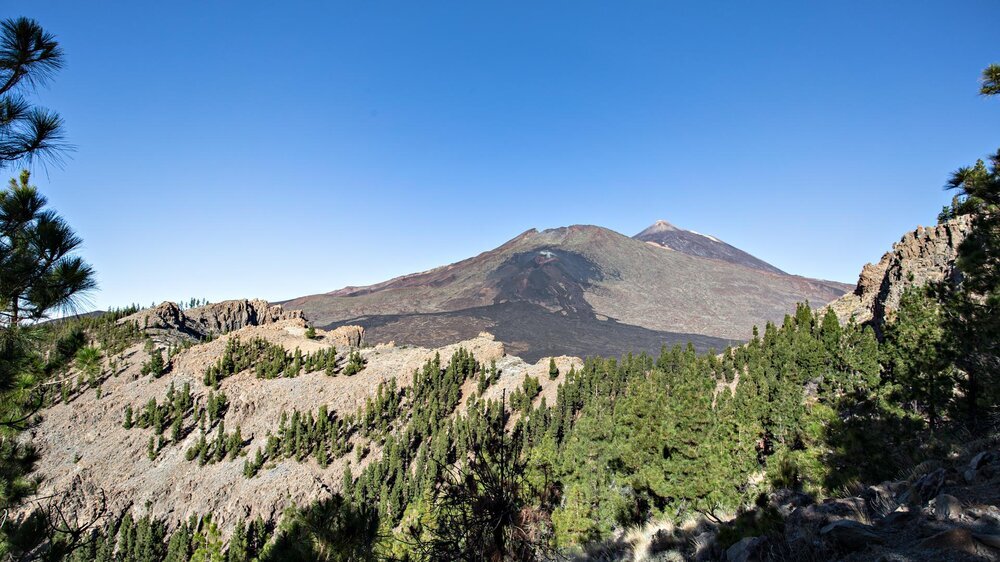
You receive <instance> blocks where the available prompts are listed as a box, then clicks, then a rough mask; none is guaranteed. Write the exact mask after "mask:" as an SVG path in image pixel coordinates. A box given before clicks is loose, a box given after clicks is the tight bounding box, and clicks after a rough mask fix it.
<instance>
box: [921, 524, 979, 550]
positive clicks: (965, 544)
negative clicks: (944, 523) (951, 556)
mask: <svg viewBox="0 0 1000 562" xmlns="http://www.w3.org/2000/svg"><path fill="white" fill-rule="evenodd" d="M920 548H926V549H931V548H934V549H941V550H957V551H960V552H965V553H966V554H973V555H978V554H979V548H980V547H979V545H978V544H977V543H976V539H975V537H973V536H972V532H971V531H969V530H968V529H963V528H961V527H955V528H953V529H948V530H947V531H942V532H940V533H938V534H936V535H933V536H930V537H927V538H926V539H924V540H922V541H920Z"/></svg>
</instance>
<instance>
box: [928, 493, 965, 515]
mask: <svg viewBox="0 0 1000 562" xmlns="http://www.w3.org/2000/svg"><path fill="white" fill-rule="evenodd" d="M961 516H962V503H961V502H960V501H958V498H956V497H955V496H950V495H948V494H938V496H937V497H936V498H934V518H935V519H937V520H938V521H953V520H955V519H958V518H960V517H961Z"/></svg>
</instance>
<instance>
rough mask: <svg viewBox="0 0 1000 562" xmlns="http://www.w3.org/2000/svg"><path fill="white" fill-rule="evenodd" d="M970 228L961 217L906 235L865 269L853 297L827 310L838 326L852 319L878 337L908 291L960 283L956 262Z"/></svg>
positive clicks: (968, 221)
mask: <svg viewBox="0 0 1000 562" xmlns="http://www.w3.org/2000/svg"><path fill="white" fill-rule="evenodd" d="M971 225H972V222H971V219H970V217H968V216H963V217H958V218H955V219H952V220H950V221H947V222H944V223H942V224H939V225H937V226H932V227H920V228H918V229H916V230H914V231H912V232H908V233H906V235H904V236H903V238H902V239H901V240H900V241H899V242H897V243H895V244H893V246H892V250H891V251H889V252H886V254H885V255H884V256H882V259H881V260H879V262H878V263H877V264H871V263H870V264H867V265H865V267H864V269H862V270H861V276H860V278H859V279H858V286H857V288H856V289H855V290H854V292H853V293H849V294H847V295H844V296H843V297H841V298H839V299H837V300H836V301H834V302H832V303H830V304H829V305H828V306H829V307H830V308H832V309H833V311H834V312H835V313H836V314H837V317H838V318H840V321H841V322H847V321H848V320H850V319H851V318H853V319H854V320H855V321H856V322H858V323H859V324H869V325H871V326H872V327H873V328H874V329H875V332H876V333H877V334H881V331H882V326H883V325H884V324H885V321H886V319H887V318H892V315H893V314H894V313H895V311H896V309H897V308H898V307H899V299H900V297H901V296H902V295H903V291H905V290H906V289H907V288H908V287H911V286H923V285H926V284H928V283H934V282H938V281H943V280H949V281H958V280H959V276H960V275H961V274H960V273H959V272H958V270H957V269H956V268H955V259H956V257H957V256H958V246H959V245H960V244H961V243H962V241H963V240H965V237H966V236H967V235H968V234H969V230H970V228H971Z"/></svg>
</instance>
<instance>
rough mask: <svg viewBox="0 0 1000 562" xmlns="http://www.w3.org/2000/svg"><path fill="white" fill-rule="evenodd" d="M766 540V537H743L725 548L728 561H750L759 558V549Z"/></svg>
mask: <svg viewBox="0 0 1000 562" xmlns="http://www.w3.org/2000/svg"><path fill="white" fill-rule="evenodd" d="M766 542H767V537H745V538H743V539H740V541H739V542H737V543H736V544H734V545H733V546H730V547H729V548H728V549H726V560H727V561H728V562H752V561H755V560H760V559H761V557H760V550H761V547H763V546H764V543H766Z"/></svg>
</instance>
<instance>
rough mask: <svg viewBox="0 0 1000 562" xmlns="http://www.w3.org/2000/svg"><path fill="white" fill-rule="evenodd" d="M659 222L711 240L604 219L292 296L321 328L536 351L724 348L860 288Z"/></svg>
mask: <svg viewBox="0 0 1000 562" xmlns="http://www.w3.org/2000/svg"><path fill="white" fill-rule="evenodd" d="M657 225H659V227H658V229H659V230H666V229H667V227H668V226H669V228H670V229H673V230H672V232H675V233H679V236H682V237H683V238H684V239H693V238H697V239H704V240H705V243H704V244H702V246H697V245H694V244H687V245H684V244H678V243H676V242H675V246H678V247H679V248H680V250H673V249H669V251H664V250H665V249H667V248H666V247H665V246H663V245H658V244H655V243H651V242H649V241H644V240H640V239H637V238H635V237H629V236H626V235H624V234H621V233H619V232H616V231H614V230H611V229H608V228H604V227H601V226H596V225H570V226H563V227H556V228H550V229H545V230H538V229H528V230H526V231H523V232H522V233H520V234H518V235H517V236H515V237H514V238H511V239H510V240H508V241H506V242H504V243H503V244H501V245H500V246H498V247H496V248H494V249H492V250H487V251H485V252H481V253H479V254H477V255H475V256H472V257H469V258H466V259H464V260H460V261H457V262H454V263H451V264H446V265H442V266H439V267H436V268H432V269H429V270H426V271H423V272H418V273H412V274H407V275H401V276H397V277H394V278H392V279H388V280H386V281H382V282H380V283H375V284H372V285H367V286H348V287H344V288H341V289H337V290H334V291H330V292H328V293H321V294H315V295H307V296H304V297H299V298H295V299H290V300H288V301H284V302H283V303H282V304H285V305H287V306H288V307H290V308H294V309H302V310H303V311H304V313H305V314H306V317H307V318H308V319H309V320H310V321H312V322H313V323H314V324H315V325H317V326H320V327H327V328H330V327H335V326H339V325H344V324H360V325H363V326H364V327H365V328H366V329H367V330H368V332H367V334H368V337H369V339H371V341H376V342H379V341H382V342H386V341H396V342H397V343H400V344H404V343H406V344H414V345H422V346H432V347H433V346H437V345H440V344H443V343H445V342H447V341H454V340H455V339H456V338H457V339H465V338H469V337H473V336H475V334H477V333H478V332H480V331H483V330H488V331H491V332H493V333H496V334H498V337H499V338H500V339H501V340H502V341H503V342H504V343H505V344H506V345H508V346H510V347H511V349H514V350H516V352H517V353H519V354H521V355H522V356H523V357H525V359H527V360H529V361H531V360H534V359H537V358H538V357H541V356H542V355H543V354H545V355H552V354H555V355H561V354H569V355H573V354H586V353H600V354H619V353H621V352H625V351H658V350H659V348H660V346H661V345H663V344H667V345H672V344H685V343H687V342H688V341H693V342H694V343H695V345H696V347H697V348H698V349H700V350H708V349H711V348H716V349H719V348H722V347H725V346H726V345H728V344H730V343H732V342H735V341H739V340H744V339H747V338H749V337H750V332H751V330H750V328H751V327H752V326H753V325H754V324H761V325H762V324H763V323H765V322H768V321H780V320H781V318H782V317H783V315H784V314H785V312H787V310H789V309H790V308H792V307H794V305H795V303H796V302H800V301H805V300H808V301H811V302H813V303H817V304H826V303H827V302H830V301H832V300H834V299H836V298H838V297H840V296H841V295H843V294H845V293H847V292H848V291H849V290H851V289H853V286H850V285H847V284H842V283H837V282H833V281H824V280H818V279H809V278H806V277H800V276H794V275H789V274H787V273H785V272H783V271H781V270H778V269H777V268H774V267H773V266H770V265H769V264H766V263H765V262H762V261H760V263H759V264H758V263H756V262H753V261H752V260H754V259H756V258H752V256H749V254H746V253H745V252H742V251H741V250H738V249H736V248H735V247H732V246H730V245H728V244H726V243H724V242H721V241H718V239H716V238H714V237H712V238H710V237H708V236H706V235H702V234H696V233H693V232H691V231H685V230H683V229H678V228H676V227H674V226H673V225H669V223H666V222H665V221H664V222H663V223H657V224H656V225H654V226H657ZM647 230H648V229H647ZM640 234H641V233H640ZM705 244H707V246H706V245H705ZM706 247H707V248H708V250H710V251H707V250H706V249H705V248H706ZM704 254H708V255H704ZM747 256H749V257H747ZM758 261H759V260H758ZM746 263H751V264H752V265H755V266H756V267H749V266H747V265H746ZM760 264H763V265H760ZM744 328H745V329H744ZM581 333H584V334H587V338H586V339H587V341H586V347H584V346H583V345H582V344H581V342H579V341H578V340H579V335H580V334H581Z"/></svg>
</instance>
